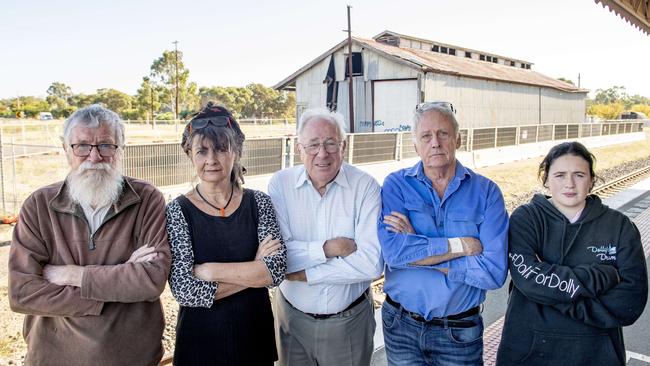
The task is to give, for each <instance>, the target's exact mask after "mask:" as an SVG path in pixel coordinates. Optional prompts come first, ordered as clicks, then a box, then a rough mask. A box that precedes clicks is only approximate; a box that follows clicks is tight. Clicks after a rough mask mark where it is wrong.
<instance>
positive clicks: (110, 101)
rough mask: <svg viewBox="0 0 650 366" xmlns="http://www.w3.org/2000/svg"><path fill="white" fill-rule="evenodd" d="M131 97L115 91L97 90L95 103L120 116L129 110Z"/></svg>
mask: <svg viewBox="0 0 650 366" xmlns="http://www.w3.org/2000/svg"><path fill="white" fill-rule="evenodd" d="M131 99H132V97H131V96H130V95H128V94H125V93H122V92H121V91H119V90H115V89H97V103H102V104H103V105H104V106H105V107H106V108H108V109H110V110H112V111H113V112H115V113H117V114H119V115H120V116H121V115H122V114H123V113H124V112H125V111H126V110H128V109H131Z"/></svg>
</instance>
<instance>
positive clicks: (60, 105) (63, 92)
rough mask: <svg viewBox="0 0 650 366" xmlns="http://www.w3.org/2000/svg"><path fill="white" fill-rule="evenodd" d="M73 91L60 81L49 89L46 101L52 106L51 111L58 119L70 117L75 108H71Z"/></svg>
mask: <svg viewBox="0 0 650 366" xmlns="http://www.w3.org/2000/svg"><path fill="white" fill-rule="evenodd" d="M72 95H73V94H72V89H71V88H70V87H69V86H67V85H65V84H64V83H60V82H58V81H55V82H53V83H52V84H51V85H50V87H49V88H47V97H46V98H45V100H47V102H48V103H49V104H50V111H51V112H52V114H53V115H54V117H56V118H65V117H68V116H69V115H70V114H71V113H72V112H74V109H75V108H72V107H71V106H70V104H69V103H70V98H71V97H72Z"/></svg>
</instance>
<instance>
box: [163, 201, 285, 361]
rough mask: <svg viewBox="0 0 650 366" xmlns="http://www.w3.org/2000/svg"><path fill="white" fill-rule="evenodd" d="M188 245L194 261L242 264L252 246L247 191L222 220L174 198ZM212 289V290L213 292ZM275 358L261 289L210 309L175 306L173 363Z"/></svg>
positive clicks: (253, 210) (253, 220)
mask: <svg viewBox="0 0 650 366" xmlns="http://www.w3.org/2000/svg"><path fill="white" fill-rule="evenodd" d="M177 200H178V203H179V204H180V206H181V210H182V211H183V215H184V216H185V218H186V220H187V224H188V228H189V233H190V237H191V241H192V250H193V253H194V263H196V264H201V263H206V262H245V261H251V260H254V259H255V253H256V252H257V248H258V245H259V243H258V238H257V225H258V210H257V207H256V203H255V199H254V195H253V192H252V191H250V190H244V194H243V197H242V202H241V204H240V206H239V208H237V210H235V212H233V213H232V214H231V215H230V216H228V217H217V216H211V215H208V214H206V213H205V212H203V211H201V210H200V209H198V208H197V207H196V206H194V204H192V202H191V201H190V200H189V199H187V197H185V196H180V197H178V198H177ZM217 291H218V290H217ZM275 360H277V352H276V349H275V336H274V330H273V313H272V311H271V303H270V301H269V294H268V290H267V289H266V288H248V289H246V290H243V291H240V292H238V293H236V294H234V295H231V296H228V297H226V298H224V299H220V300H218V301H215V302H214V303H213V304H212V306H211V307H210V308H200V307H184V306H181V307H180V310H179V313H178V323H177V326H176V348H175V350H174V364H176V365H262V364H269V365H270V364H272V363H273V361H275Z"/></svg>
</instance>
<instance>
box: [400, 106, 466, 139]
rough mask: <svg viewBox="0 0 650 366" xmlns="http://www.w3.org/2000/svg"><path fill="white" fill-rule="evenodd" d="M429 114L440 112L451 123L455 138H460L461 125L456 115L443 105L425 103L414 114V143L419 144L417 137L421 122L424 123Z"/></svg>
mask: <svg viewBox="0 0 650 366" xmlns="http://www.w3.org/2000/svg"><path fill="white" fill-rule="evenodd" d="M429 112H438V113H440V114H441V115H442V116H443V117H444V118H445V119H446V120H447V121H449V122H451V124H452V126H453V128H454V137H458V131H459V130H460V125H459V124H458V120H456V114H455V113H454V111H453V110H451V109H450V108H449V107H447V106H445V105H443V104H436V103H424V104H422V105H420V106H418V107H416V108H415V112H414V113H413V133H412V134H411V136H412V137H413V142H417V136H416V135H417V131H418V127H419V126H420V122H421V121H422V117H423V116H424V115H425V114H426V113H429Z"/></svg>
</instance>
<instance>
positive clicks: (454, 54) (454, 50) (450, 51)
mask: <svg viewBox="0 0 650 366" xmlns="http://www.w3.org/2000/svg"><path fill="white" fill-rule="evenodd" d="M449 54H450V55H452V56H456V49H455V48H450V49H449Z"/></svg>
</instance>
